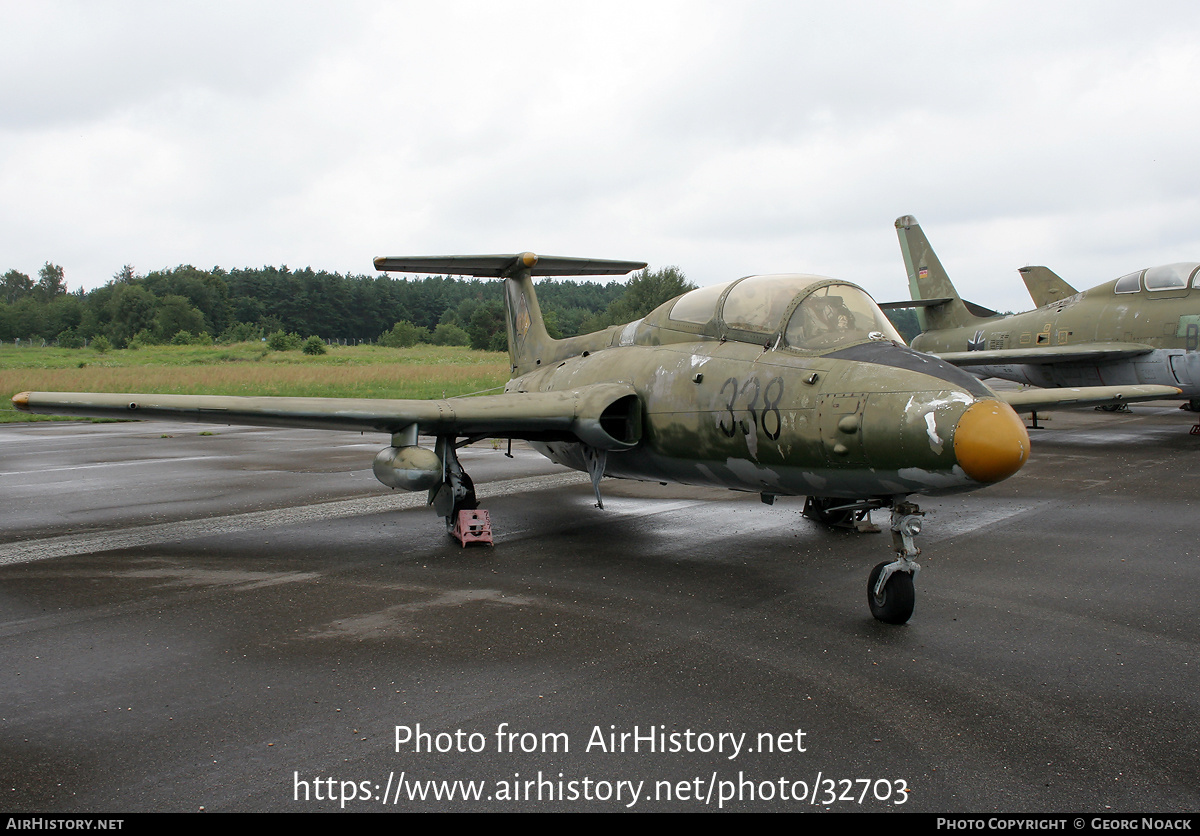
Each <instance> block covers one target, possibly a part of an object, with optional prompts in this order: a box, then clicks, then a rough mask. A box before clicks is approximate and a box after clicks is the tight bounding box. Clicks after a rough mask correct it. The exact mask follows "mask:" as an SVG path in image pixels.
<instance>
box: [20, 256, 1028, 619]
mask: <svg viewBox="0 0 1200 836" xmlns="http://www.w3.org/2000/svg"><path fill="white" fill-rule="evenodd" d="M375 265H376V267H377V268H378V269H381V270H397V271H403V272H413V273H417V272H440V273H457V274H465V275H475V276H494V277H504V279H505V285H506V311H507V328H508V338H509V357H510V361H511V364H512V375H513V376H512V379H511V380H510V381H509V383H508V385H507V386H506V387H505V393H504V394H502V395H490V396H482V397H469V398H455V399H449V400H441V401H407V400H369V399H345V398H331V399H322V398H244V397H220V396H168V395H135V394H127V395H104V394H79V393H76V394H70V393H37V392H26V393H22V394H20V395H18V396H16V397H15V398H14V399H13V401H14V404H15V405H16V406H17V407H18V408H19V409H23V410H26V411H31V412H50V413H59V414H83V415H101V416H113V415H120V416H122V417H132V416H134V415H136V417H145V418H157V419H163V418H167V419H175V420H184V421H207V422H212V423H244V424H259V425H270V426H297V427H310V428H326V429H353V430H376V431H379V432H384V433H390V434H391V435H392V444H391V446H390V447H387V448H385V449H384V450H382V451H381V452H380V454H379V456H377V458H376V462H375V473H376V475H377V476H378V477H379V479H380V481H381V482H383V483H384V484H386V485H389V486H391V487H399V488H404V489H407V490H428V491H429V492H430V502H431V504H433V505H434V507H435V509H436V510H437V511H438V513H439V514H441V515H443V516H446V517H447V523H448V525H450V524H451V521H452V520H453V519H454V517H456V515H457V512H458V511H459V510H461V509H464V508H472V507H474V499H475V498H474V490H473V486H472V485H471V483H470V478H469V476H467V475H466V474H465V473H464V472H463V471H462V469H461V466H460V465H459V463H458V461H457V456H456V455H455V453H454V450H455V449H456V448H457V447H459V446H462V445H463V444H465V443H469V442H470V441H473V440H476V439H479V438H486V437H500V438H520V439H526V440H528V441H530V442H531V443H532V444H533V445H534V446H535V447H536V448H537V449H538V450H540V451H542V452H543V453H544V454H545V455H547V456H549V457H550V458H551V459H553V460H555V461H557V462H560V463H562V464H564V465H567V466H569V467H573V468H576V469H578V470H582V471H585V472H588V473H590V474H591V475H592V479H593V485H594V486H595V488H596V493H597V500H598V502H599V501H600V490H599V482H600V477H601V476H611V477H619V478H630V479H642V480H653V481H663V482H680V483H685V484H691V485H709V486H718V487H727V488H731V489H734V490H742V491H752V492H756V493H760V494H761V495H762V497H763V500H764V501H767V502H773V501H774V498H775V497H776V496H780V495H794V496H807V497H810V504H812V507H811V508H810V509H808V510H807V511H806V513H810V512H811V513H810V515H811V516H814V517H815V518H817V519H819V520H822V521H825V522H842V523H845V522H847V521H849V520H850V519H852V518H853V517H854V515H856V514H857V515H858V517H859V519H860V520H861V518H862V517H863V516H865V515H866V513H868V512H869V511H870V509H872V508H885V507H886V508H892V509H893V521H892V531H893V544H894V546H895V549H896V554H897V559H896V560H895V561H893V562H892V563H887V564H883V563H881V564H880V565H879V566H877V567H876V569H875V571H874V572H873V573H872V576H871V580H870V581H869V592H868V598H869V599H870V600H871V606H872V612H873V613H874V614H875V615H876V617H877V618H881V619H882V620H885V621H891V622H902V621H906V620H907V619H908V617H909V615H910V614H911V612H912V577H913V575H915V574H916V572H917V571H918V569H919V567H918V566H917V565H916V564H915V562H913V560H912V558H913V557H915V555H916V554H918V553H919V549H916V547H915V546H914V545H913V542H912V536H913V535H915V534H916V533H917V532H918V531H919V530H920V522H919V516H920V513H921V512H920V511H919V509H917V508H916V506H915V505H912V504H911V503H909V502H908V501H907V497H908V495H910V494H914V493H921V494H951V493H957V492H961V491H970V490H974V489H976V488H979V487H982V486H985V485H987V484H991V483H994V482H997V481H1000V480H1002V479H1005V478H1007V477H1008V476H1010V475H1012V474H1013V473H1015V472H1016V471H1017V470H1018V469H1019V468H1020V467H1021V466H1022V465H1023V464H1024V463H1025V461H1026V459H1027V457H1028V455H1029V437H1028V435H1027V434H1026V431H1025V428H1024V425H1023V423H1022V422H1021V420H1020V419H1019V418H1018V417H1017V415H1016V414H1015V413H1014V412H1013V411H1012V409H1011V408H1010V407H1009V406H1008V405H1007V404H1006V403H1004V402H1003V401H1001V400H1000V399H999V398H998V397H997V396H996V394H995V393H993V392H992V391H991V390H990V389H988V387H987V386H985V385H984V384H983V383H981V382H980V381H979V380H978V379H976V378H975V377H973V376H971V375H969V374H967V373H966V372H964V371H962V370H960V369H958V368H955V367H954V366H952V365H950V364H948V363H945V362H943V361H941V360H938V359H936V358H933V357H929V356H927V355H923V354H920V353H917V352H915V351H913V350H911V349H909V348H908V347H907V346H905V345H904V344H903V341H902V340H901V339H900V337H899V336H898V335H897V334H896V332H895V331H894V329H892V327H891V325H890V323H888V321H887V319H886V318H885V317H884V316H883V314H882V312H881V311H880V310H879V308H878V306H877V305H876V304H875V302H874V301H873V300H872V299H871V298H870V297H869V296H868V295H867V294H866V292H865V291H863V290H861V289H860V288H858V287H856V286H854V285H852V284H849V283H847V282H841V281H837V280H833V279H827V278H823V277H820V276H812V275H805V274H786V275H781V276H750V277H745V278H743V279H739V280H737V281H733V282H729V283H727V284H726V285H721V286H715V287H705V288H700V289H698V290H694V291H691V292H690V293H688V294H684V295H683V296H681V297H677V298H676V299H674V300H671V301H670V302H667V303H666V304H664V305H662V306H660V307H659V308H657V309H656V310H654V311H653V312H651V313H650V314H649V315H647V316H646V317H644V318H643V319H641V320H639V321H636V322H632V323H629V324H628V325H625V326H618V327H613V328H609V329H607V330H604V331H600V332H597V333H594V334H588V335H584V336H579V337H572V338H568V339H563V340H554V339H551V338H550V337H549V336H548V334H547V333H546V330H545V327H544V325H543V323H542V316H541V312H540V309H539V307H538V303H537V297H536V294H535V292H534V286H533V277H534V276H538V275H587V274H598V273H599V274H608V275H611V274H613V273H625V272H629V271H630V270H633V269H637V268H639V267H643V266H644V265H642V264H640V263H634V262H606V261H596V260H584V259H569V258H561V257H541V258H539V257H538V256H536V255H534V254H533V253H522V254H519V255H503V256H445V257H429V258H426V257H416V258H381V259H376V262H375ZM422 435H423V436H432V437H434V438H435V439H436V442H435V445H434V449H433V450H430V449H429V448H427V447H421V446H420V445H419V444H418V436H422ZM812 498H817V501H816V502H815V503H813V500H812Z"/></svg>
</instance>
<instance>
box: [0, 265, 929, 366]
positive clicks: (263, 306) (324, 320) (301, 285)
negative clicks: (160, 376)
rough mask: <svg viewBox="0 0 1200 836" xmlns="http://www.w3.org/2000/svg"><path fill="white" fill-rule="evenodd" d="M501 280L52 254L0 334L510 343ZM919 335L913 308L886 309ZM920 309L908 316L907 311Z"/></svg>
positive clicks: (907, 332) (623, 288)
mask: <svg viewBox="0 0 1200 836" xmlns="http://www.w3.org/2000/svg"><path fill="white" fill-rule="evenodd" d="M693 287H694V285H692V284H691V283H689V282H688V281H687V279H686V277H685V276H684V274H683V273H682V271H680V270H679V269H678V268H677V267H664V268H661V269H659V270H649V269H646V270H641V271H639V272H637V273H635V274H633V276H631V277H630V279H629V280H628V281H627V282H618V281H610V282H607V283H603V284H602V283H599V282H591V281H573V280H567V279H558V280H549V279H547V280H543V281H540V282H538V283H537V294H538V301H539V303H540V305H541V308H542V313H543V315H544V317H545V321H546V329H547V331H549V333H550V334H551V336H553V337H556V338H560V337H569V336H573V335H575V334H584V333H589V332H592V331H598V330H600V329H602V328H606V327H608V326H610V325H618V324H622V323H625V322H630V321H632V320H634V319H637V318H639V317H641V316H644V315H645V314H647V313H649V312H650V311H651V310H653V309H654V308H656V307H657V306H658V305H660V304H662V303H663V302H665V301H667V300H668V299H671V298H672V297H674V296H677V295H679V294H680V293H683V292H685V291H687V290H690V289H692V288H693ZM503 292H504V291H503V283H502V282H498V281H485V280H480V279H471V278H459V277H452V276H427V277H424V278H404V277H399V278H397V277H393V276H389V275H377V276H365V275H350V274H346V275H342V274H340V273H329V272H327V271H324V270H313V269H311V268H307V267H306V268H304V269H303V270H289V269H288V268H287V267H262V268H243V269H235V270H224V269H222V268H220V267H214V268H212V269H211V270H201V269H198V268H196V267H193V266H191V265H181V266H179V267H175V268H172V269H164V270H155V271H153V272H151V273H148V274H146V275H139V274H138V273H137V272H136V271H135V270H134V268H133V267H132V266H129V265H126V266H124V267H122V268H121V269H120V270H119V271H117V273H116V274H115V275H114V276H113V278H112V279H111V280H110V281H109V282H108V283H107V284H105V285H104V286H103V287H99V288H96V289H94V290H91V291H84V290H82V289H81V290H78V291H75V292H68V290H67V284H66V280H65V276H64V271H63V268H62V267H60V266H58V265H56V264H52V263H50V262H47V263H46V264H45V265H44V266H43V267H42V269H41V270H40V271H39V273H38V278H37V280H36V281H34V279H33V278H31V277H30V276H28V275H25V274H24V273H21V272H19V271H17V270H9V271H8V272H7V273H5V274H4V276H3V277H2V278H0V341H4V342H14V341H20V342H32V343H33V344H42V343H45V344H56V345H59V346H61V347H64V348H79V347H82V346H83V345H85V344H88V343H91V342H93V341H95V340H98V339H99V340H100V341H101V343H100V344H102V345H107V346H113V347H117V348H126V347H134V348H136V347H138V346H139V345H151V344H161V343H169V342H174V343H192V342H243V341H247V340H266V339H268V338H270V337H272V336H275V339H274V340H273V341H271V345H272V346H279V345H284V346H293V345H298V344H299V341H300V339H301V335H306V336H316V337H319V338H320V339H322V340H327V341H330V342H335V341H336V342H349V343H361V342H366V343H374V342H379V343H382V344H384V345H390V346H395V347H404V346H410V345H413V344H415V343H418V342H425V343H434V344H439V345H469V346H471V347H472V348H475V349H481V350H493V351H503V350H504V349H505V348H506V336H505V328H504V296H503ZM888 313H889V315H890V316H892V319H893V322H896V324H897V325H898V326H899V327H900V330H901V333H903V334H904V336H905V337H906V338H908V339H911V337H912V336H914V335H915V334H916V333H918V332H919V328H918V327H917V326H916V322H915V317H914V316H913V315H912V312H911V311H905V310H902V311H889V312H888ZM910 319H911V320H912V321H911V322H909V321H908V320H910Z"/></svg>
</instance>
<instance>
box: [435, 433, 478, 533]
mask: <svg viewBox="0 0 1200 836" xmlns="http://www.w3.org/2000/svg"><path fill="white" fill-rule="evenodd" d="M472 440H473V439H468V440H467V441H465V442H463V444H470V443H471V441H472ZM459 446H460V445H459V444H458V439H457V438H454V437H453V436H438V440H437V445H436V446H435V447H434V450H433V451H434V453H436V454H437V457H438V458H439V459H441V460H442V483H441V484H440V485H436V486H434V487H432V488H430V489H429V504H430V505H432V506H433V510H434V511H436V512H437V515H438V516H439V517H445V518H446V533H447V534H449V535H451V536H453V535H454V524H455V523H456V522H457V521H458V512H459V511H474V510H475V509H476V508H478V507H479V502H478V501H477V500H476V499H475V483H474V482H472V481H471V477H470V476H468V475H467V472H466V471H465V470H463V468H462V465H461V464H459V461H458V447H459Z"/></svg>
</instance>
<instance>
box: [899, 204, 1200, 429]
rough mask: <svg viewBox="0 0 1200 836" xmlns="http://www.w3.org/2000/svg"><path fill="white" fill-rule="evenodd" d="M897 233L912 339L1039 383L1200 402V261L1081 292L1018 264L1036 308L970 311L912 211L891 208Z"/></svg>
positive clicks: (1003, 375)
mask: <svg viewBox="0 0 1200 836" xmlns="http://www.w3.org/2000/svg"><path fill="white" fill-rule="evenodd" d="M896 233H897V235H898V237H899V239H900V250H901V253H902V254H903V256H904V265H905V268H906V269H907V271H908V284H909V290H910V292H911V295H912V298H913V300H914V303H915V304H917V305H918V306H919V307H918V310H917V317H918V319H919V320H920V323H921V327H922V331H923V333H922V334H921V335H920V336H918V337H916V338H915V339H914V340H913V341H912V347H913V348H915V349H918V350H920V351H925V352H930V353H932V354H935V355H936V356H938V357H939V358H941V359H942V360H945V361H946V362H948V363H953V364H954V365H956V366H962V367H964V368H967V369H968V370H970V371H972V372H974V373H977V374H979V375H980V376H983V377H996V378H1000V379H1002V380H1012V381H1016V382H1018V383H1027V384H1031V385H1033V386H1043V387H1094V386H1111V385H1118V386H1131V385H1132V386H1142V387H1159V389H1158V391H1159V392H1160V394H1159V397H1175V398H1178V397H1180V396H1181V395H1182V397H1184V398H1187V399H1189V400H1190V401H1191V404H1192V406H1193V407H1194V408H1200V351H1198V349H1200V263H1193V262H1184V263H1179V264H1165V265H1162V266H1159V267H1150V268H1148V269H1144V270H1137V271H1134V272H1132V273H1128V274H1126V275H1124V276H1122V277H1120V278H1118V279H1113V280H1112V281H1109V282H1105V283H1104V284H1101V285H1097V286H1096V287H1093V288H1091V289H1090V290H1085V291H1082V292H1077V291H1076V290H1075V289H1074V288H1073V287H1071V286H1070V285H1069V284H1067V283H1066V282H1065V281H1063V280H1062V279H1061V278H1060V277H1059V276H1057V275H1056V274H1055V273H1053V272H1052V271H1050V270H1048V269H1047V268H1045V267H1024V268H1022V269H1021V271H1020V272H1021V277H1022V278H1023V279H1024V280H1025V284H1026V287H1027V288H1028V289H1029V292H1030V295H1031V296H1032V297H1033V300H1034V303H1035V304H1037V305H1038V306H1039V307H1038V308H1037V310H1033V311H1028V312H1026V313H1019V314H1013V315H1010V316H999V315H993V316H979V315H977V314H976V313H975V312H973V311H972V310H971V309H970V308H969V306H968V304H967V303H965V302H964V301H963V300H962V299H961V298H960V297H959V295H958V291H957V290H956V289H955V287H954V285H953V284H952V283H951V281H950V277H949V276H948V275H947V274H946V271H945V269H944V268H943V267H942V263H941V261H939V260H938V257H937V254H936V253H934V251H933V248H932V247H931V246H930V244H929V240H928V239H927V238H926V237H925V233H923V232H922V231H921V227H920V225H919V224H918V223H917V219H916V218H914V217H913V216H912V215H904V216H903V217H900V218H897V219H896ZM895 306H896V307H899V306H900V304H899V303H897V304H896V305H895ZM1172 390H1175V391H1172ZM1141 391H1143V392H1144V393H1145V394H1147V395H1149V394H1152V393H1153V392H1154V391H1156V390H1155V389H1154V388H1143V389H1142V390H1141ZM1129 394H1130V395H1132V390H1131V391H1130V392H1129ZM1130 399H1133V398H1130Z"/></svg>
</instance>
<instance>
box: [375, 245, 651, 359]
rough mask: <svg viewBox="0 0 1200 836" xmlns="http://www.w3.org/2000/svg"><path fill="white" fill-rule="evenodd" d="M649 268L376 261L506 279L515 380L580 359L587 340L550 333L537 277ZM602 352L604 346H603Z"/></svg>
mask: <svg viewBox="0 0 1200 836" xmlns="http://www.w3.org/2000/svg"><path fill="white" fill-rule="evenodd" d="M645 266H646V264H645V262H641V261H613V260H609V259H598V258H569V257H566V256H553V255H550V256H545V255H543V256H539V255H536V254H534V253H530V252H525V253H516V254H514V255H441V256H413V257H409V256H399V257H380V258H377V259H375V269H376V270H385V271H390V272H399V273H438V274H445V275H457V276H478V277H481V278H503V279H505V280H506V281H505V283H504V312H505V320H506V322H507V326H508V359H509V363H510V365H511V367H512V372H513V374H514V375H520V374H525V373H526V372H530V371H532V370H533V369H535V368H537V367H538V366H539V365H541V364H543V363H552V362H554V361H555V360H558V359H561V358H562V357H564V356H571V355H572V354H575V353H577V352H576V350H575V349H576V348H577V346H576V345H575V344H576V343H578V342H579V341H580V340H581V339H583V338H581V337H574V338H569V339H566V340H556V339H554V338H553V337H551V336H550V335H549V333H547V331H546V325H545V322H544V321H543V320H542V309H541V308H540V307H539V306H538V301H537V294H536V293H535V292H534V289H533V277H534V276H621V275H624V274H626V273H629V272H632V271H634V270H641V269H643V268H644V267H645ZM597 347H598V346H597Z"/></svg>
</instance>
